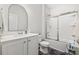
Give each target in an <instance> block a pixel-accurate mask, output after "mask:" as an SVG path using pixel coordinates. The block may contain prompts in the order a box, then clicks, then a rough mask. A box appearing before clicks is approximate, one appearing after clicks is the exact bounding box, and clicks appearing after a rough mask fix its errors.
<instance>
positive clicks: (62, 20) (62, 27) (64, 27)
mask: <svg viewBox="0 0 79 59" xmlns="http://www.w3.org/2000/svg"><path fill="white" fill-rule="evenodd" d="M74 20H75V15H71V14H69V15H63V16H60V17H59V40H60V41H63V42H68V41H69V40H73V39H74V38H73V37H72V35H74V34H73V22H74Z"/></svg>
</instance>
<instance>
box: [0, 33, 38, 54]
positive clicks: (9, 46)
mask: <svg viewBox="0 0 79 59" xmlns="http://www.w3.org/2000/svg"><path fill="white" fill-rule="evenodd" d="M38 39H39V36H38V34H33V33H28V34H17V35H13V36H6V37H2V38H1V39H0V54H1V55H38V44H39V41H38Z"/></svg>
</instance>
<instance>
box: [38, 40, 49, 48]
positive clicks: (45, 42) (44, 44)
mask: <svg viewBox="0 0 79 59" xmlns="http://www.w3.org/2000/svg"><path fill="white" fill-rule="evenodd" d="M40 45H41V46H44V47H48V46H49V42H47V41H42V42H40Z"/></svg>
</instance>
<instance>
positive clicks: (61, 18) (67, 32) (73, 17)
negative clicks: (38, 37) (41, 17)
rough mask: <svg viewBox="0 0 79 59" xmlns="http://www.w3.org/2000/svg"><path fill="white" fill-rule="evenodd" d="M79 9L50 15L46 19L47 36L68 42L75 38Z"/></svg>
mask: <svg viewBox="0 0 79 59" xmlns="http://www.w3.org/2000/svg"><path fill="white" fill-rule="evenodd" d="M77 18H78V11H69V12H64V13H61V14H60V15H56V16H52V15H48V19H47V20H46V28H47V29H46V32H47V34H46V37H47V38H48V39H52V40H57V41H63V42H68V41H69V40H74V39H75V37H76V35H75V31H74V30H75V28H76V22H77V20H78V19H77Z"/></svg>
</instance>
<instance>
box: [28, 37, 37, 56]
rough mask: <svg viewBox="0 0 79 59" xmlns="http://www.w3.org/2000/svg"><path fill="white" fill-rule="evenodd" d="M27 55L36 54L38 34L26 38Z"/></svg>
mask: <svg viewBox="0 0 79 59" xmlns="http://www.w3.org/2000/svg"><path fill="white" fill-rule="evenodd" d="M28 55H38V36H32V37H29V38H28Z"/></svg>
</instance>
